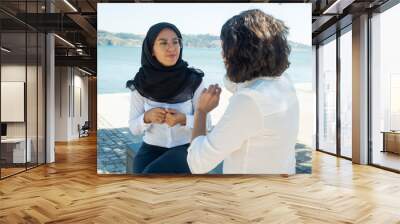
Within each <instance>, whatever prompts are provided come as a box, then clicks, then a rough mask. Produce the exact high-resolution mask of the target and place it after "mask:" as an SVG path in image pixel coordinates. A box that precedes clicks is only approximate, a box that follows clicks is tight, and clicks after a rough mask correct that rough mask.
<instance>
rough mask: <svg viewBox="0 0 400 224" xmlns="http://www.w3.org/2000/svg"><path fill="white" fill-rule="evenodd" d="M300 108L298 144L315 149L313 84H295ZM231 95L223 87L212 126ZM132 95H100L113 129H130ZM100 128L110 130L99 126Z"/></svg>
mask: <svg viewBox="0 0 400 224" xmlns="http://www.w3.org/2000/svg"><path fill="white" fill-rule="evenodd" d="M295 88H296V92H297V97H298V100H299V106H300V118H299V134H298V142H299V143H302V144H305V145H308V146H310V147H313V145H314V141H313V139H314V135H315V94H314V92H313V89H312V84H311V83H301V84H300V83H295ZM231 95H232V94H231V93H230V92H229V91H228V90H226V89H225V88H224V87H222V92H221V98H220V103H219V105H218V107H217V108H215V109H214V110H213V111H211V119H212V124H213V125H216V123H217V122H218V120H219V119H220V117H221V116H222V115H223V113H224V111H225V109H226V107H227V106H228V103H229V98H230V97H231ZM129 100H130V93H129V92H124V93H105V94H98V103H97V114H98V116H99V117H100V118H101V119H104V120H106V121H107V123H109V124H112V128H123V127H128V120H129ZM98 128H99V129H102V128H110V127H105V126H102V125H101V124H98Z"/></svg>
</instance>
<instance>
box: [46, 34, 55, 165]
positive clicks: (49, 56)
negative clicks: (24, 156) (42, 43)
mask: <svg viewBox="0 0 400 224" xmlns="http://www.w3.org/2000/svg"><path fill="white" fill-rule="evenodd" d="M54 47H55V46H54V35H53V34H51V33H50V34H47V36H46V49H47V51H46V61H47V67H46V85H47V89H46V91H47V92H46V97H47V99H46V103H47V107H46V115H47V117H46V144H47V147H46V163H52V162H54V161H55V149H54V133H55V117H54V115H55V73H54V67H55V60H54V57H55V56H54Z"/></svg>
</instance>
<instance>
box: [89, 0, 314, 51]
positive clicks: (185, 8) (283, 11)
mask: <svg viewBox="0 0 400 224" xmlns="http://www.w3.org/2000/svg"><path fill="white" fill-rule="evenodd" d="M256 8H257V9H261V10H263V11H264V12H266V13H268V14H270V15H272V16H274V17H276V18H278V19H281V20H283V21H284V22H285V23H286V25H287V26H288V27H289V28H290V31H289V36H288V39H289V40H292V41H295V42H299V43H303V44H307V45H310V46H311V3H286V4H280V3H99V4H98V6H97V9H98V11H97V13H98V15H97V28H98V29H99V30H105V31H109V32H123V33H135V34H146V32H147V30H148V29H149V28H150V26H151V25H153V24H155V23H158V22H170V23H173V24H175V25H176V26H177V27H178V29H179V30H180V31H181V33H183V34H212V35H218V36H219V34H220V31H221V27H222V25H223V24H224V23H225V22H226V21H227V20H228V19H229V18H231V17H232V16H234V15H236V14H238V13H240V12H241V11H244V10H247V9H256Z"/></svg>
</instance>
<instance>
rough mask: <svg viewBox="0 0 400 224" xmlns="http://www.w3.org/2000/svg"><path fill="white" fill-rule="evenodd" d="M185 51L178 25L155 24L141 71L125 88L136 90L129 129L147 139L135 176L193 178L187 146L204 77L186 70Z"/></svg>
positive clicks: (137, 157)
mask: <svg viewBox="0 0 400 224" xmlns="http://www.w3.org/2000/svg"><path fill="white" fill-rule="evenodd" d="M182 49H183V46H182V35H181V33H180V31H179V30H178V28H177V27H176V26H175V25H173V24H171V23H165V22H163V23H157V24H155V25H153V26H152V27H150V29H149V31H148V32H147V34H146V37H145V39H144V41H143V47H142V58H141V63H142V66H141V67H140V69H139V71H138V72H137V73H136V75H135V78H134V79H132V80H129V81H128V82H127V84H126V85H127V87H128V88H130V89H131V90H132V92H131V107H130V119H129V129H130V131H131V132H132V133H133V134H134V135H140V134H144V136H143V143H142V146H141V147H140V149H139V151H138V153H137V154H136V155H135V158H134V162H133V172H134V173H136V174H149V173H156V174H161V173H180V174H183V173H184V174H190V170H189V167H188V164H187V160H186V156H187V147H188V146H189V143H190V137H191V131H192V128H193V113H194V108H195V107H196V104H197V102H198V99H199V96H200V94H201V91H202V90H203V88H204V87H203V84H202V81H203V76H204V74H203V72H202V71H201V70H198V69H194V68H190V67H188V63H187V62H186V61H184V60H183V59H182ZM208 124H209V125H210V124H211V120H209V119H208Z"/></svg>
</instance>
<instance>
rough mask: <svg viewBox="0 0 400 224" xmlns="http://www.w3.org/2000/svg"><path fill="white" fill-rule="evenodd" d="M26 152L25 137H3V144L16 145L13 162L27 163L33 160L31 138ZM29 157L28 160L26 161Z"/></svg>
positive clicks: (28, 140)
mask: <svg viewBox="0 0 400 224" xmlns="http://www.w3.org/2000/svg"><path fill="white" fill-rule="evenodd" d="M27 143H28V144H27V146H28V147H26V154H25V138H6V139H1V144H2V145H3V144H4V145H6V144H7V145H14V148H13V163H25V162H30V161H31V157H32V156H31V144H32V141H31V139H30V138H27ZM25 158H27V161H25Z"/></svg>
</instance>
